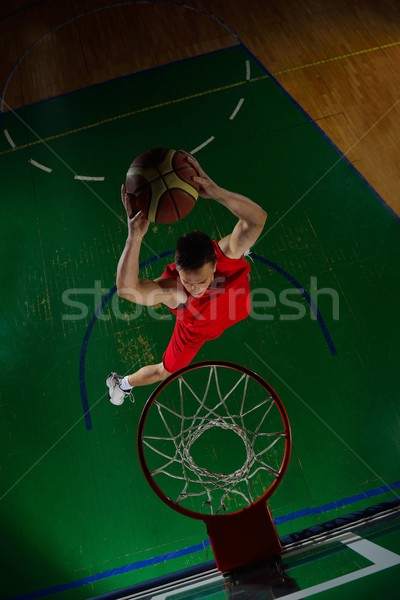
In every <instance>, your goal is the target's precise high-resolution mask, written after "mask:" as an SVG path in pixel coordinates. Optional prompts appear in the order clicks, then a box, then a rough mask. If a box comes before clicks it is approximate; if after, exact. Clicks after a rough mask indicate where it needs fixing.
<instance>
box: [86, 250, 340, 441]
mask: <svg viewBox="0 0 400 600" xmlns="http://www.w3.org/2000/svg"><path fill="white" fill-rule="evenodd" d="M174 252H175V251H174V250H165V251H164V252H161V254H156V255H154V256H152V257H151V258H149V259H147V260H145V261H143V262H141V263H140V265H139V268H140V269H143V268H144V267H147V266H148V265H150V264H152V263H153V262H156V261H157V260H159V259H160V258H165V257H166V256H170V255H171V254H173V253H174ZM250 257H251V258H255V259H256V260H258V261H260V262H262V263H263V264H265V265H268V266H269V267H271V268H272V269H274V271H276V272H277V273H279V275H282V277H284V278H285V279H286V280H287V281H289V282H290V283H291V284H292V285H293V286H294V287H295V288H296V289H298V290H299V291H300V292H301V293H302V295H303V296H304V298H305V300H306V301H307V302H308V304H309V305H310V308H311V310H312V311H313V313H314V315H315V317H316V319H317V322H318V325H319V326H320V328H321V330H322V333H323V335H324V337H325V340H326V343H327V345H328V348H329V351H330V353H331V354H332V355H333V356H335V355H336V354H337V351H336V348H335V345H334V343H333V341H332V338H331V336H330V334H329V331H328V328H327V326H326V323H325V321H324V319H323V318H322V315H321V313H320V311H319V310H318V307H317V306H316V304H315V303H314V302H313V301H312V299H311V297H310V295H309V293H308V292H306V290H305V289H304V287H303V286H302V285H301V284H300V283H299V282H298V281H297V280H296V279H295V278H294V277H292V275H290V273H288V272H287V271H285V270H284V269H282V267H280V266H279V265H277V264H276V263H274V262H272V261H270V260H267V259H266V258H263V257H262V256H259V255H258V254H255V253H254V252H251V253H250ZM116 289H117V288H116V286H114V287H113V288H111V290H110V291H109V292H108V294H107V295H106V296H105V297H104V298H103V300H102V302H101V304H100V305H99V306H98V307H97V309H96V311H95V313H94V315H93V317H92V318H91V320H90V323H89V325H88V328H87V330H86V332H85V335H84V337H83V342H82V348H81V354H80V359H79V383H80V391H81V400H82V407H83V414H84V417H85V424H86V430H87V431H90V430H91V429H92V420H91V417H90V408H89V402H88V397H87V390H86V382H85V364H86V355H87V348H88V344H89V338H90V335H91V333H92V331H93V328H94V326H95V324H96V322H97V320H98V318H99V316H100V314H101V313H102V311H103V309H104V307H105V306H106V304H107V303H108V302H109V300H110V299H111V298H112V296H113V295H114V294H115V292H116Z"/></svg>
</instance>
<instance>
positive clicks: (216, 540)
mask: <svg viewBox="0 0 400 600" xmlns="http://www.w3.org/2000/svg"><path fill="white" fill-rule="evenodd" d="M214 366H216V367H225V368H229V369H233V370H235V371H238V372H241V373H245V374H246V375H248V376H250V377H251V378H252V379H254V380H255V381H257V382H258V383H259V384H260V385H261V386H262V387H263V388H264V389H265V390H266V391H267V392H268V393H269V395H270V396H271V397H272V398H273V400H274V403H275V405H276V406H277V408H278V410H279V413H280V416H281V419H282V422H283V425H284V437H285V449H284V455H283V459H282V463H281V466H280V469H279V472H278V475H277V477H276V478H275V480H274V481H273V482H272V484H271V485H270V487H269V488H268V489H267V490H265V492H264V493H263V494H262V495H261V496H260V497H259V498H258V499H257V500H255V501H254V502H253V503H252V504H250V505H248V506H247V507H246V508H244V509H242V510H239V511H236V512H232V513H229V514H222V515H221V514H220V515H206V514H202V513H198V512H195V511H193V510H190V509H188V508H186V507H184V506H180V505H179V504H178V503H177V502H175V501H174V500H172V499H171V498H169V497H168V496H167V495H166V494H164V492H163V491H162V489H161V488H160V487H159V486H158V485H157V483H156V482H155V481H154V479H153V477H152V474H151V472H150V470H149V468H148V466H147V463H146V459H145V456H144V447H143V435H144V427H145V424H146V418H147V415H148V413H149V411H150V409H151V406H152V405H153V403H154V402H155V401H156V400H157V398H158V396H159V395H160V393H161V392H162V391H163V390H164V389H165V387H166V386H168V385H169V384H170V383H171V382H172V381H174V380H175V379H178V378H179V377H181V376H182V375H184V374H185V373H187V372H189V371H193V370H197V369H201V368H203V367H214ZM291 439H292V438H291V430H290V423H289V418H288V415H287V413H286V410H285V407H284V405H283V403H282V401H281V399H280V398H279V396H278V394H277V393H276V392H275V390H274V389H273V388H272V387H271V386H270V385H269V384H268V383H267V382H266V381H265V380H264V379H262V377H260V376H259V375H257V374H256V373H254V372H253V371H251V370H250V369H247V368H246V367H243V366H241V365H237V364H235V363H231V362H226V361H203V362H198V363H194V364H192V365H189V366H187V367H184V368H183V369H180V370H179V371H177V372H176V373H173V374H172V375H170V376H169V377H168V378H167V379H165V380H164V381H163V382H162V383H160V385H159V386H158V387H157V388H156V389H155V390H154V391H153V392H152V394H151V395H150V397H149V399H148V400H147V402H146V404H145V406H144V408H143V412H142V414H141V417H140V421H139V427H138V435H137V450H138V455H139V461H140V465H141V468H142V470H143V473H144V475H145V477H146V479H147V481H148V483H149V484H150V486H151V488H152V489H153V491H154V492H155V493H156V494H157V495H158V496H159V498H160V499H161V500H162V501H163V502H165V503H166V504H167V505H168V506H169V507H170V508H172V509H173V510H176V511H177V512H179V513H181V514H182V515H185V516H187V517H190V518H192V519H198V520H202V521H203V522H204V523H205V524H206V527H207V533H208V535H209V538H210V542H211V547H212V549H213V553H214V556H215V560H216V563H217V567H218V569H219V570H220V571H221V572H222V573H228V572H231V571H234V570H237V569H240V568H244V567H247V566H251V565H255V564H257V563H261V562H263V561H265V560H268V559H270V558H273V557H276V556H279V555H280V554H281V543H280V539H279V536H278V533H277V531H276V528H275V525H274V522H273V518H272V515H271V512H270V509H269V507H268V504H267V500H268V499H269V498H270V497H271V496H272V494H273V493H274V492H275V490H276V488H277V487H278V485H279V484H280V482H281V480H282V478H283V475H284V473H285V471H286V469H287V467H288V465H289V460H290V453H291V446H292V444H291Z"/></svg>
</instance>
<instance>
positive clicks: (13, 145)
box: [3, 129, 15, 148]
mask: <svg viewBox="0 0 400 600" xmlns="http://www.w3.org/2000/svg"><path fill="white" fill-rule="evenodd" d="M3 132H4V135H5V136H6V138H7V142H8V143H9V144H10V146H11V148H15V143H14V140H13V139H12V137H11V135H10V134H9V133H8V131H7V129H4V130H3Z"/></svg>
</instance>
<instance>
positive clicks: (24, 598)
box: [6, 481, 400, 600]
mask: <svg viewBox="0 0 400 600" xmlns="http://www.w3.org/2000/svg"><path fill="white" fill-rule="evenodd" d="M399 488H400V481H395V482H393V483H391V484H389V485H383V486H380V487H378V488H374V489H372V490H367V491H366V492H362V493H360V494H356V495H354V496H349V497H347V498H343V499H341V500H337V501H336V502H330V503H328V504H323V505H322V506H315V507H311V508H305V509H302V510H299V511H296V512H293V513H289V514H288V515H283V516H281V517H278V518H276V519H274V522H275V524H277V525H279V524H280V523H286V522H288V521H293V520H295V519H299V518H301V517H305V516H307V515H315V514H323V513H325V512H328V511H330V510H333V509H336V508H338V507H341V506H345V505H349V504H354V503H355V502H359V501H360V500H365V499H368V498H373V497H374V496H379V495H381V494H384V493H385V492H389V491H393V490H395V489H399ZM209 546H210V541H209V540H208V539H207V540H204V541H203V542H202V543H200V544H195V545H193V546H189V547H188V548H181V549H179V550H174V551H172V552H168V553H166V554H160V555H158V556H154V557H152V558H147V559H144V560H140V561H137V562H135V563H131V564H128V565H124V566H122V567H117V568H115V569H109V570H107V571H102V572H101V573H96V574H95V575H90V576H89V577H84V578H82V579H77V580H76V581H70V582H68V583H61V584H59V585H57V586H54V587H51V588H47V589H45V590H40V591H36V592H29V593H27V594H22V595H19V596H13V597H11V598H10V597H9V598H7V599H6V600H35V598H43V597H44V596H50V595H52V594H56V593H59V592H66V591H68V590H72V589H75V588H78V587H81V586H84V585H88V584H90V583H95V582H96V581H100V580H102V579H108V578H109V577H114V576H116V575H124V574H125V573H130V572H132V571H137V570H138V569H143V568H145V567H149V566H154V565H156V564H160V563H165V562H167V561H170V560H174V559H176V558H179V557H181V556H188V555H190V554H195V553H196V552H201V551H202V550H204V549H206V548H208V547H209Z"/></svg>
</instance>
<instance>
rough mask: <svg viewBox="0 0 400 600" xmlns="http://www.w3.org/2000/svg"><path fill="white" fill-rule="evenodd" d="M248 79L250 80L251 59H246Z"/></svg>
mask: <svg viewBox="0 0 400 600" xmlns="http://www.w3.org/2000/svg"><path fill="white" fill-rule="evenodd" d="M246 81H250V61H249V60H246Z"/></svg>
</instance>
